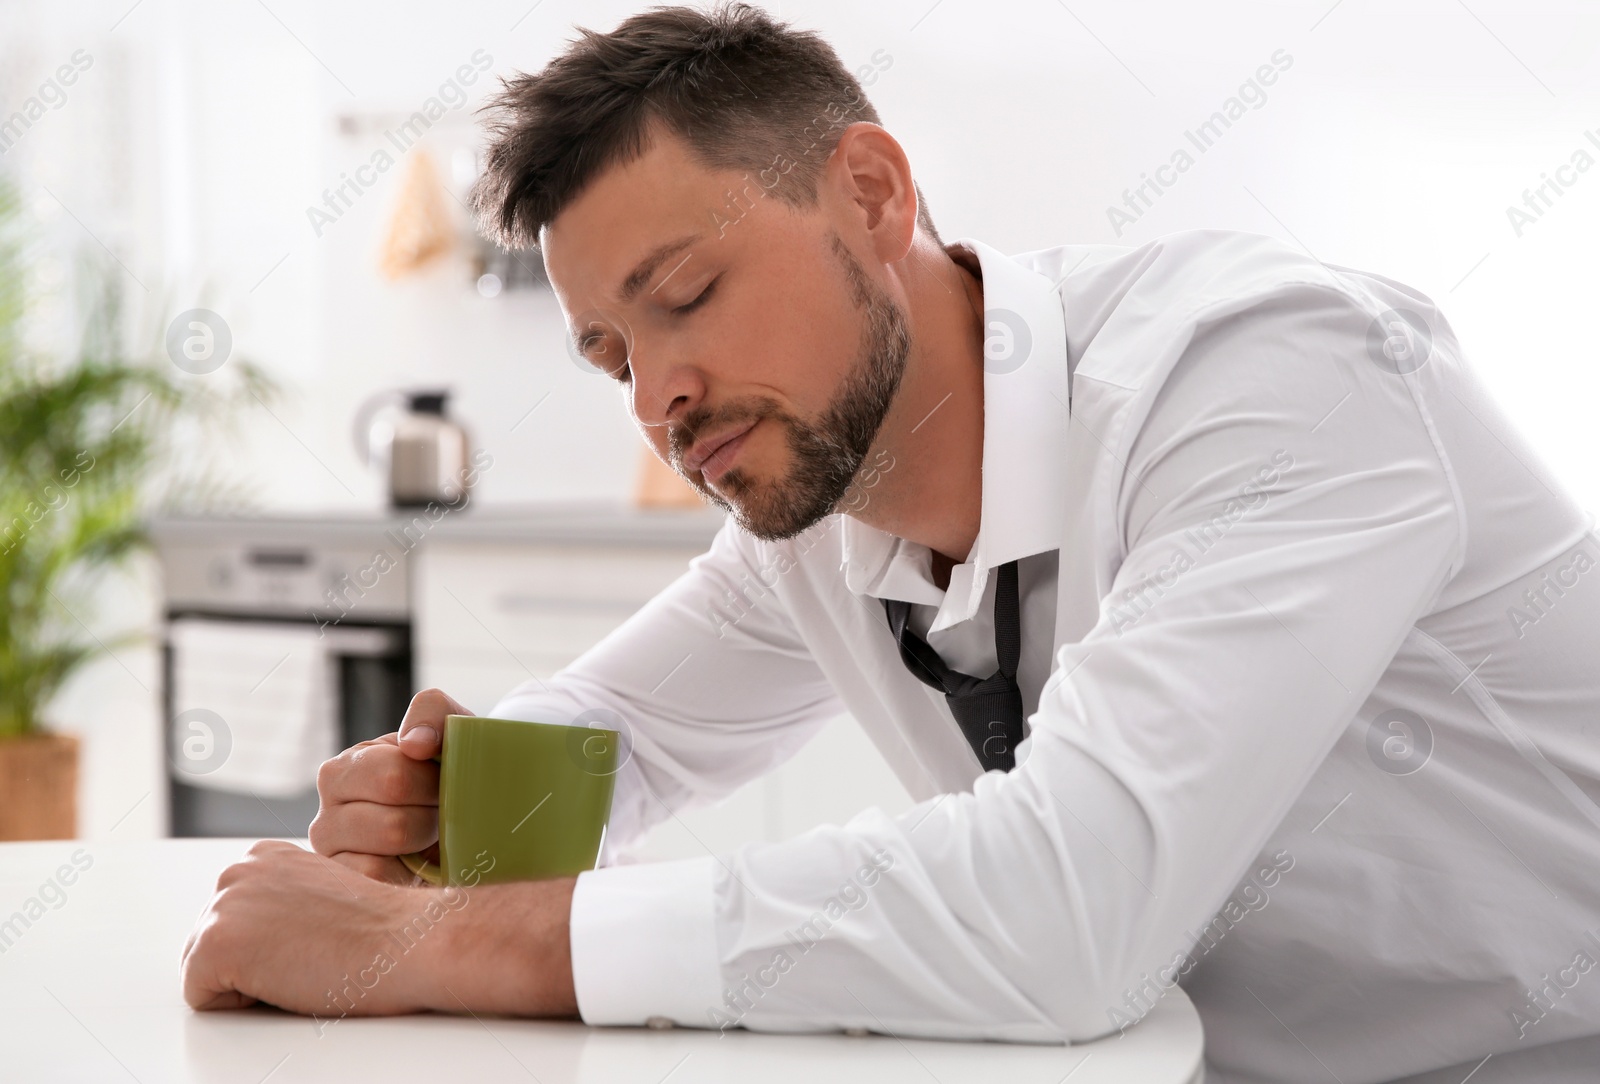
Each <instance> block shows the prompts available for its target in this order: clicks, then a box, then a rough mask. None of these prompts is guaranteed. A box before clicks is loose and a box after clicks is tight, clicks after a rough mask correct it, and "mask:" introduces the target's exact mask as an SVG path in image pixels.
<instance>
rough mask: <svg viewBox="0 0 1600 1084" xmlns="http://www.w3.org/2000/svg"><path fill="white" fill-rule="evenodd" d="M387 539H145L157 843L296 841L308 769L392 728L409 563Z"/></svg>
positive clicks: (403, 670) (287, 533)
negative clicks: (160, 798)
mask: <svg viewBox="0 0 1600 1084" xmlns="http://www.w3.org/2000/svg"><path fill="white" fill-rule="evenodd" d="M392 524H393V521H390V520H384V519H378V518H373V519H370V520H367V519H358V518H349V519H300V518H270V517H264V518H249V519H246V518H238V519H227V518H215V519H210V518H208V519H199V518H196V519H166V520H162V521H159V522H158V523H157V524H155V526H154V528H153V534H154V538H155V542H156V549H157V553H158V555H159V558H160V564H161V569H162V575H163V580H164V591H163V594H164V605H163V629H162V645H163V650H162V655H163V665H162V703H163V713H162V714H163V719H164V721H165V727H164V729H165V732H166V738H165V749H166V778H167V786H168V789H169V794H170V803H169V809H170V818H171V819H170V824H169V834H170V835H173V836H291V837H303V836H305V835H306V834H307V831H308V829H309V827H310V824H311V820H312V818H313V817H314V816H316V812H317V791H316V766H317V765H318V764H319V763H320V762H321V761H322V760H323V759H325V758H326V757H327V756H331V755H333V754H334V753H336V752H337V751H338V750H340V749H344V748H347V747H349V746H351V745H354V744H356V743H358V742H362V741H366V740H368V739H370V738H375V737H377V736H379V735H381V734H385V733H388V732H390V731H393V730H395V729H397V728H398V727H399V725H400V720H401V718H402V716H403V715H404V713H405V709H406V705H407V704H408V703H409V702H410V699H411V696H412V694H413V692H414V691H415V690H414V689H413V682H412V669H413V667H412V620H411V606H410V595H411V589H410V569H409V567H408V559H407V558H408V554H409V552H410V548H411V547H410V545H407V539H406V537H405V536H404V535H403V534H401V533H400V532H398V531H397V530H396V529H395V528H394V526H393V525H392Z"/></svg>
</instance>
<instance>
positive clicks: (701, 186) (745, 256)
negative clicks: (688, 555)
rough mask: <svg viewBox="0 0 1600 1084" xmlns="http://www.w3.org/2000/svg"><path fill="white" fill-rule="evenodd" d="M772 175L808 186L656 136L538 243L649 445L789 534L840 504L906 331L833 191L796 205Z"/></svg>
mask: <svg viewBox="0 0 1600 1084" xmlns="http://www.w3.org/2000/svg"><path fill="white" fill-rule="evenodd" d="M769 183H770V184H776V185H782V184H791V185H792V184H796V183H798V181H797V179H796V178H794V177H792V176H789V175H786V174H782V173H779V172H777V171H769V172H768V173H765V174H762V175H761V176H757V175H756V174H755V173H751V174H749V175H748V176H743V175H741V174H738V173H728V172H712V171H710V170H707V169H706V168H705V167H703V166H702V165H700V164H699V163H698V162H696V161H695V160H694V159H693V157H692V156H691V155H690V153H689V151H688V149H687V148H686V147H685V146H684V145H683V144H682V143H681V141H679V140H678V139H676V138H674V137H672V136H670V135H658V137H657V138H656V139H655V141H654V145H653V146H652V147H651V149H649V150H647V151H646V152H645V153H644V154H642V155H641V156H640V157H639V158H637V159H635V160H634V161H632V162H630V163H628V164H627V165H624V166H618V167H613V168H612V169H610V170H607V171H606V172H605V173H603V174H602V175H601V176H599V177H598V178H597V179H596V180H595V181H593V182H592V183H591V184H590V185H589V187H588V188H587V189H585V190H584V192H583V193H582V194H581V195H580V196H579V197H578V198H577V199H576V200H574V201H573V202H572V203H571V204H570V205H569V206H568V207H567V208H566V209H564V210H563V211H562V213H561V214H560V215H559V216H557V218H556V219H555V220H554V221H553V222H552V223H551V224H550V225H549V226H548V227H547V228H546V229H545V231H544V236H543V244H542V246H541V247H542V249H543V252H544V256H545V263H546V266H547V268H548V269H549V272H550V279H551V283H552V285H553V286H554V288H555V291H556V295H557V297H559V298H560V300H561V303H562V307H563V308H564V309H565V311H566V312H567V314H568V319H569V322H570V325H571V331H572V334H573V336H574V340H575V342H577V343H578V344H579V346H580V347H581V349H582V350H583V355H584V357H585V358H586V359H587V360H588V361H589V362H590V363H591V364H593V365H594V366H595V367H597V368H599V369H602V370H604V371H606V372H608V373H609V374H610V375H611V376H612V377H613V378H614V379H616V380H617V381H619V383H621V384H622V385H623V387H624V390H625V392H626V393H627V395H628V397H629V407H630V410H631V412H632V414H633V417H634V419H635V421H636V422H637V424H638V425H639V428H640V431H641V432H642V433H643V434H644V437H645V439H646V440H647V441H649V443H650V445H651V447H652V448H654V450H655V452H656V454H657V455H659V456H661V458H662V459H664V460H666V461H667V462H668V463H670V464H671V465H672V466H673V468H674V469H675V470H677V472H678V473H679V474H681V475H682V476H683V477H684V478H685V479H687V480H688V481H689V483H690V484H691V485H693V486H694V487H695V488H696V489H698V490H699V491H700V492H701V493H702V494H704V495H705V496H706V497H708V498H709V499H710V500H712V501H713V502H714V503H716V504H718V505H720V506H721V507H723V508H725V509H727V510H728V511H729V512H731V513H732V514H733V515H734V517H735V518H736V519H737V520H738V522H739V523H740V525H741V526H743V527H744V528H745V529H746V530H748V531H749V532H750V533H752V534H754V535H756V536H757V537H761V538H767V539H779V538H787V537H791V536H793V535H795V534H797V533H799V532H800V531H803V530H805V529H806V528H807V527H809V526H810V525H812V524H813V523H815V522H817V520H819V519H821V518H822V517H823V516H825V515H827V514H829V513H830V512H832V511H834V510H835V506H836V505H837V504H838V503H839V501H840V498H841V497H843V495H844V494H845V491H846V489H847V488H848V487H849V485H850V482H851V479H852V478H853V477H854V476H855V473H856V471H857V470H858V469H859V467H860V465H861V461H862V459H863V458H864V457H865V456H866V454H867V452H868V450H869V448H870V447H871V445H872V442H873V439H874V437H875V436H876V435H877V433H878V429H879V426H880V425H881V423H882V421H883V417H884V414H885V413H887V411H888V409H889V405H890V403H891V402H892V400H893V398H894V393H895V390H896V388H897V387H898V385H899V380H900V376H901V373H902V372H903V370H904V367H905V362H906V357H907V355H908V353H909V351H910V345H911V340H910V330H909V324H908V322H907V320H906V317H905V313H904V311H903V310H902V308H901V307H900V305H899V304H897V303H896V301H895V300H894V298H893V297H891V296H890V295H889V294H888V293H887V292H886V291H885V290H884V289H883V287H882V286H880V285H879V284H877V283H876V282H874V281H873V280H872V279H871V278H870V277H869V275H868V273H867V271H866V269H865V268H863V267H862V265H861V263H860V262H859V261H858V260H857V259H856V257H855V256H854V255H852V253H851V251H850V249H849V247H848V246H847V244H846V243H845V241H844V240H843V239H842V238H841V236H840V232H839V230H838V229H837V228H836V225H835V223H834V222H833V221H832V220H831V219H830V207H831V205H832V203H831V201H830V200H829V199H827V198H824V199H823V200H821V201H820V204H819V206H818V207H815V208H807V209H805V210H804V211H796V210H794V209H792V208H790V207H789V206H788V205H787V204H784V203H782V202H780V201H779V200H778V199H777V198H776V197H775V196H774V195H771V194H770V189H769V187H768V185H769ZM824 185H826V182H824Z"/></svg>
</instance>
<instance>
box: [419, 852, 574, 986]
mask: <svg viewBox="0 0 1600 1084" xmlns="http://www.w3.org/2000/svg"><path fill="white" fill-rule="evenodd" d="M576 883H577V879H576V878H573V877H562V878H555V879H552V880H546V881H522V882H516V883H512V884H496V885H482V884H480V885H477V886H473V887H467V886H464V885H463V886H460V887H451V888H431V889H428V890H426V891H425V892H419V893H417V895H418V897H419V900H418V903H417V904H416V905H414V906H415V909H416V911H417V913H419V914H421V913H426V914H432V913H440V917H439V918H438V919H437V920H436V921H434V922H433V923H432V925H431V927H429V929H428V931H427V935H426V936H425V937H423V938H421V939H419V940H417V941H416V948H415V949H414V950H413V952H412V955H415V956H417V957H418V963H419V966H418V967H417V968H416V969H415V976H414V978H415V987H414V989H413V990H412V991H411V993H412V996H413V997H414V998H415V999H416V1002H417V1004H418V1005H419V1007H422V1008H427V1009H433V1010H436V1011H439V1012H448V1013H461V1012H467V1011H470V1012H490V1013H501V1014H505V1015H511V1016H545V1017H562V1016H565V1017H576V1016H577V1015H578V1001H577V994H576V993H575V991H574V987H573V981H572V949H571V941H570V932H569V922H568V919H569V916H570V914H571V911H572V892H573V888H574V886H575V885H576ZM430 901H431V902H430Z"/></svg>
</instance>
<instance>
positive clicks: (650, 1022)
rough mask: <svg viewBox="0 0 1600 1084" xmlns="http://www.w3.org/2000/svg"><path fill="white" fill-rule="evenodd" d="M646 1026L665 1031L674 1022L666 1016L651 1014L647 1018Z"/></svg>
mask: <svg viewBox="0 0 1600 1084" xmlns="http://www.w3.org/2000/svg"><path fill="white" fill-rule="evenodd" d="M644 1026H645V1027H647V1028H654V1029H655V1030H657V1031H665V1030H667V1029H668V1028H670V1027H672V1026H673V1023H672V1021H671V1020H670V1019H669V1018H667V1017H665V1016H651V1017H648V1018H646V1020H645V1022H644Z"/></svg>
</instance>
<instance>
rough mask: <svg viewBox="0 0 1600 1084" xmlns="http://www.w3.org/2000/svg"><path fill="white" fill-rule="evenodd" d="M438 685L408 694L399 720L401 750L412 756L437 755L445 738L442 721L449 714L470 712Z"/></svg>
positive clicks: (427, 756)
mask: <svg viewBox="0 0 1600 1084" xmlns="http://www.w3.org/2000/svg"><path fill="white" fill-rule="evenodd" d="M471 714H472V713H471V712H470V711H468V710H467V709H466V708H464V707H462V706H461V705H460V704H459V703H457V702H456V701H455V700H454V699H453V698H452V697H450V696H447V695H446V694H445V693H444V692H443V691H442V690H440V689H424V690H422V691H421V692H420V693H418V694H417V695H416V696H414V697H412V698H411V706H410V707H408V708H407V709H406V717H405V718H404V719H403V720H401V722H400V737H399V742H398V744H399V746H400V751H401V752H402V753H404V754H405V755H406V756H408V757H410V758H411V759H412V760H427V759H428V758H429V757H432V756H437V755H438V753H439V749H440V747H441V746H442V745H443V740H444V721H445V717H446V716H450V715H471Z"/></svg>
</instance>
